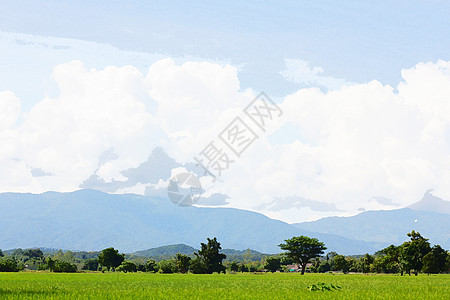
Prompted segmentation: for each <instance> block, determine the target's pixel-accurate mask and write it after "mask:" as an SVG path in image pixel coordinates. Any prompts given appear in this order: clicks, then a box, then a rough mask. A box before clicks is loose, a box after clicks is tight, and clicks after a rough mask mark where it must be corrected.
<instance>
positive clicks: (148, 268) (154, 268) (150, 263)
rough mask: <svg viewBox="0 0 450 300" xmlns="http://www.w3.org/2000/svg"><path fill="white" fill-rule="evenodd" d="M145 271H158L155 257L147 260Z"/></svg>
mask: <svg viewBox="0 0 450 300" xmlns="http://www.w3.org/2000/svg"><path fill="white" fill-rule="evenodd" d="M144 268H145V272H156V271H158V265H157V264H156V262H155V261H154V260H153V259H149V260H147V262H146V263H145V265H144Z"/></svg>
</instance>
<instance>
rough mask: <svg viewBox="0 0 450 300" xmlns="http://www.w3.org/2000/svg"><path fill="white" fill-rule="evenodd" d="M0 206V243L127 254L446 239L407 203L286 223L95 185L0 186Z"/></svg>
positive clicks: (341, 248) (356, 248) (430, 215)
mask: <svg viewBox="0 0 450 300" xmlns="http://www.w3.org/2000/svg"><path fill="white" fill-rule="evenodd" d="M0 207H1V208H2V209H1V210H0V248H1V249H9V248H18V247H20V248H30V247H48V248H60V249H71V250H101V249H103V248H106V247H115V248H117V249H119V250H120V251H121V252H128V253H131V252H135V251H139V250H143V249H149V248H155V247H160V246H164V245H172V244H181V243H182V244H185V245H189V246H190V247H193V248H198V247H199V245H200V243H201V242H206V238H207V237H217V239H218V241H219V242H220V243H221V244H222V248H224V249H225V248H232V249H237V250H246V249H254V250H257V251H260V252H263V253H279V252H280V248H279V247H278V246H277V245H278V244H280V243H282V242H283V241H284V239H287V238H291V237H292V236H296V235H307V236H311V237H316V238H318V239H319V240H320V241H323V242H324V243H325V245H326V246H327V248H328V250H327V251H336V252H338V253H342V254H363V253H366V252H369V253H373V252H375V251H377V250H379V249H381V248H382V247H385V246H387V245H389V244H391V243H394V244H395V243H398V242H400V241H403V240H406V239H407V237H406V233H407V232H410V231H411V230H412V229H416V228H417V229H418V230H419V231H420V232H421V233H422V234H423V235H424V236H425V237H428V238H430V241H431V242H432V243H440V244H441V246H443V247H445V248H447V249H448V248H449V246H450V245H448V242H449V232H448V228H450V226H449V221H448V220H449V215H447V214H439V213H434V212H424V211H421V212H418V211H415V210H412V209H410V208H405V209H400V210H397V212H396V211H369V212H364V213H362V214H359V215H357V216H354V217H349V218H325V219H322V220H319V221H316V222H306V223H298V224H288V223H285V222H282V221H278V220H273V219H270V218H268V217H266V216H264V215H262V214H259V213H256V212H251V211H246V210H240V209H234V208H220V207H217V208H207V207H178V206H175V205H173V204H172V203H171V202H170V201H169V200H168V199H163V198H161V199H160V198H150V197H145V196H139V195H134V194H108V193H104V192H100V191H97V190H79V191H75V192H72V193H56V192H47V193H43V194H20V193H3V194H0ZM396 214H397V215H396ZM342 220H350V221H347V222H342ZM411 220H413V221H414V220H417V222H414V223H413V224H411ZM394 221H395V222H394ZM327 222H328V223H327ZM336 222H337V223H336ZM339 222H341V223H342V224H341V223H339ZM392 222H394V223H392ZM408 222H409V223H408ZM436 222H437V223H436ZM337 224H340V225H337ZM380 224H384V225H385V226H381V225H380ZM413 225H414V226H415V227H414V226H413ZM419 225H420V226H423V227H417V226H419ZM339 226H343V227H342V228H345V229H342V230H341V228H340V227H339ZM433 226H434V227H435V228H433ZM374 228H375V229H378V232H376V230H375V229H374ZM350 229H351V230H350ZM383 232H386V234H384V233H383ZM375 233H376V234H375ZM402 237H403V239H402ZM190 250H191V249H189V251H190Z"/></svg>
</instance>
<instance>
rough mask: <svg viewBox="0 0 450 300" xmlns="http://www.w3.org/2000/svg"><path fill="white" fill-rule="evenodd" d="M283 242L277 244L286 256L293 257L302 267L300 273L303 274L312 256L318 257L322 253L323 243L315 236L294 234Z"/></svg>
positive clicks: (324, 248)
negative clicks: (284, 251)
mask: <svg viewBox="0 0 450 300" xmlns="http://www.w3.org/2000/svg"><path fill="white" fill-rule="evenodd" d="M284 241H285V242H286V243H285V244H280V245H278V246H279V247H280V248H281V249H282V250H286V251H287V252H286V253H285V255H286V256H288V257H290V258H292V259H293V261H294V262H296V263H298V264H300V265H301V267H302V272H301V274H302V275H303V274H305V269H306V264H307V263H308V262H309V261H310V260H311V259H313V258H316V257H319V256H320V255H322V254H323V253H324V250H326V249H327V248H326V247H325V245H324V243H322V242H319V240H318V239H316V238H310V237H307V236H303V235H301V236H294V237H293V238H291V239H287V240H284Z"/></svg>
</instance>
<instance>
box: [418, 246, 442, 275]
mask: <svg viewBox="0 0 450 300" xmlns="http://www.w3.org/2000/svg"><path fill="white" fill-rule="evenodd" d="M447 257H448V254H447V252H446V251H445V250H444V249H442V247H441V246H439V245H435V246H433V248H431V251H430V252H428V253H427V254H425V256H424V257H423V266H422V271H423V272H424V273H428V274H430V273H441V272H446V271H447V270H448V267H447Z"/></svg>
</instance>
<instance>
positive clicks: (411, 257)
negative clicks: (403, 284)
mask: <svg viewBox="0 0 450 300" xmlns="http://www.w3.org/2000/svg"><path fill="white" fill-rule="evenodd" d="M407 235H408V236H409V237H410V238H411V240H410V241H408V242H404V243H403V244H402V245H401V246H400V247H401V248H400V264H401V266H402V271H405V272H407V273H408V274H411V273H410V272H411V270H414V275H416V276H417V274H418V273H419V271H420V270H422V266H423V262H422V259H423V257H424V256H425V255H426V254H427V253H428V252H430V250H431V247H430V243H429V242H428V239H426V238H424V237H422V236H421V235H420V233H419V232H415V231H414V230H413V231H411V233H408V234H407Z"/></svg>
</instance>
